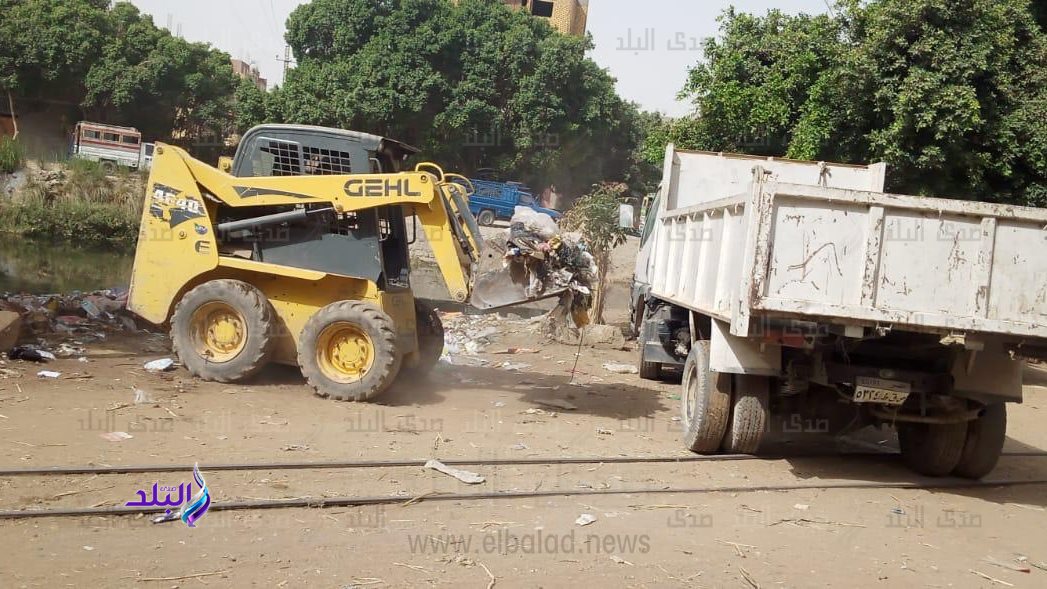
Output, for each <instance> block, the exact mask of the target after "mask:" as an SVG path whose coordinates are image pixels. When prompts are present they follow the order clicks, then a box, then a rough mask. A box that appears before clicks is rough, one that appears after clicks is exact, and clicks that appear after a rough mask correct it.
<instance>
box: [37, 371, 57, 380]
mask: <svg viewBox="0 0 1047 589" xmlns="http://www.w3.org/2000/svg"><path fill="white" fill-rule="evenodd" d="M36 375H37V376H39V377H40V378H58V377H60V376H62V373H61V372H55V371H54V370H41V371H40V372H37V373H36Z"/></svg>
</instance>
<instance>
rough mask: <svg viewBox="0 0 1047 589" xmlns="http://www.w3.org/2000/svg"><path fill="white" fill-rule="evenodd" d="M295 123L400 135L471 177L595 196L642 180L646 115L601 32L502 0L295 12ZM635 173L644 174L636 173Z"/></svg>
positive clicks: (438, 0)
mask: <svg viewBox="0 0 1047 589" xmlns="http://www.w3.org/2000/svg"><path fill="white" fill-rule="evenodd" d="M287 41H288V43H289V44H290V45H291V47H292V49H293V50H294V54H295V57H296V59H297V62H298V66H297V67H296V68H294V69H293V70H291V71H290V72H289V73H288V76H287V81H286V83H285V85H284V87H283V88H281V89H280V91H279V92H278V93H275V94H274V95H273V97H272V99H273V102H274V106H273V107H272V109H271V111H278V112H279V113H280V114H281V115H282V116H283V118H284V119H285V120H287V121H288V122H295V123H311V124H321V125H332V126H338V127H344V128H352V129H358V130H361V131H368V132H372V133H377V134H381V135H387V136H390V137H395V138H397V139H400V140H402V141H406V142H408V143H413V144H415V145H418V146H419V147H421V148H423V150H424V151H425V152H426V156H427V157H431V158H432V159H434V160H436V161H439V162H441V163H443V164H445V165H447V166H449V167H454V168H459V169H463V170H464V171H466V172H471V171H473V170H475V169H476V168H479V167H490V168H495V169H497V170H499V171H501V172H502V173H503V174H505V175H506V176H509V177H516V178H520V179H522V180H524V181H526V182H529V183H532V184H534V185H536V186H542V185H545V184H549V183H553V184H556V185H557V186H558V187H560V188H561V189H566V191H567V192H568V193H571V192H574V193H581V192H584V191H585V190H586V189H587V187H588V186H589V185H590V184H592V183H593V182H595V181H598V180H602V179H604V178H608V179H615V180H626V179H629V180H630V181H634V180H636V181H638V177H639V176H638V174H637V173H636V168H635V166H634V162H635V152H634V148H635V145H636V144H637V143H638V142H639V140H640V137H639V135H638V134H637V132H636V128H635V125H634V122H635V118H636V116H637V113H636V109H635V107H633V106H632V105H629V104H627V103H625V102H624V101H622V100H621V99H620V98H619V97H618V96H617V94H616V93H615V91H614V80H613V79H612V78H611V77H610V76H609V75H608V74H607V73H606V72H605V71H603V70H602V69H601V68H600V67H599V66H597V65H596V64H595V63H594V62H592V61H591V60H589V59H587V58H586V57H585V52H586V50H587V49H588V48H590V47H591V41H590V40H589V39H580V38H575V37H568V36H564V35H561V34H559V33H557V32H556V31H554V30H553V29H552V28H551V27H550V26H549V25H548V23H546V22H544V21H543V20H542V19H536V18H533V17H530V16H529V15H527V14H526V13H523V12H519V11H513V10H509V9H508V8H506V7H505V6H504V5H503V3H501V2H495V1H493V0H462V1H461V2H459V3H457V4H456V3H452V2H446V1H445V0H387V1H383V2H374V1H373V0H313V1H312V2H310V3H308V4H304V5H302V6H300V7H299V8H297V9H296V10H295V11H294V12H293V13H292V14H291V17H290V18H289V19H288V27H287ZM630 175H632V176H634V177H635V178H633V177H630Z"/></svg>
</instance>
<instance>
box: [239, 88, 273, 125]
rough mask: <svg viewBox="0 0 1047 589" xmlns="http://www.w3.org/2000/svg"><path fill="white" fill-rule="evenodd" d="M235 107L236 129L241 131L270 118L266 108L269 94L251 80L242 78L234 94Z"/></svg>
mask: <svg viewBox="0 0 1047 589" xmlns="http://www.w3.org/2000/svg"><path fill="white" fill-rule="evenodd" d="M233 101H234V109H235V110H236V119H235V120H236V129H237V131H239V132H240V133H243V132H244V131H246V130H248V129H250V128H251V127H253V126H255V125H259V124H261V123H264V122H267V121H269V120H270V118H269V114H268V112H267V110H266V103H267V101H268V96H267V95H266V93H265V92H263V91H262V90H261V89H260V88H258V86H256V85H255V84H254V82H252V81H251V80H248V79H243V80H240V85H239V86H237V87H236V93H235V94H234V95H233Z"/></svg>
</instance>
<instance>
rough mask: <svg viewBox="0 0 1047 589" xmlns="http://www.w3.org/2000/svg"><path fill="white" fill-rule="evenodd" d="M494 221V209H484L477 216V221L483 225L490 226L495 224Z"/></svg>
mask: <svg viewBox="0 0 1047 589" xmlns="http://www.w3.org/2000/svg"><path fill="white" fill-rule="evenodd" d="M494 221H495V214H494V211H490V210H483V211H480V214H479V215H477V216H476V222H477V223H479V224H481V225H486V226H488V227H490V226H491V225H494Z"/></svg>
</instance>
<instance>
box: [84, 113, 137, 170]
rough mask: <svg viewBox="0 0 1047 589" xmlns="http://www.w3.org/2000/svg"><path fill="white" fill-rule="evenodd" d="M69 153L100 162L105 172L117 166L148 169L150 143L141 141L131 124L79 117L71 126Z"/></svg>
mask: <svg viewBox="0 0 1047 589" xmlns="http://www.w3.org/2000/svg"><path fill="white" fill-rule="evenodd" d="M69 155H70V156H71V157H75V158H79V159H85V160H90V161H95V162H99V163H100V164H101V165H102V167H103V168H104V169H105V170H106V171H107V172H113V171H115V170H116V167H117V166H122V167H125V168H131V169H139V168H142V169H149V167H150V166H151V165H152V162H153V144H152V143H142V134H141V133H139V132H138V129H135V128H134V127H118V126H115V125H104V124H102V123H91V122H88V121H80V122H79V123H77V124H76V127H75V129H74V130H73V137H72V141H71V142H70V146H69Z"/></svg>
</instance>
